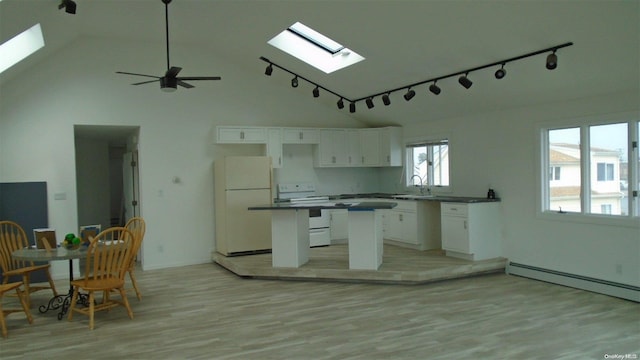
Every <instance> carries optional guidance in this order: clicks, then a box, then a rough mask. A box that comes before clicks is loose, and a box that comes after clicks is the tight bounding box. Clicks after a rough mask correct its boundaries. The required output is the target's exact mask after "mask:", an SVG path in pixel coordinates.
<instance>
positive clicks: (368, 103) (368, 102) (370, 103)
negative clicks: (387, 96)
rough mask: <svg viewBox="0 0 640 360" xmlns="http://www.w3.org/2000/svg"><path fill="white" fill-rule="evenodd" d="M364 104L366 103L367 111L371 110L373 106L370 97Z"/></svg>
mask: <svg viewBox="0 0 640 360" xmlns="http://www.w3.org/2000/svg"><path fill="white" fill-rule="evenodd" d="M365 102H366V103H367V108H369V109H373V107H374V106H375V105H374V104H373V98H371V97H370V98H368V99H367V100H365Z"/></svg>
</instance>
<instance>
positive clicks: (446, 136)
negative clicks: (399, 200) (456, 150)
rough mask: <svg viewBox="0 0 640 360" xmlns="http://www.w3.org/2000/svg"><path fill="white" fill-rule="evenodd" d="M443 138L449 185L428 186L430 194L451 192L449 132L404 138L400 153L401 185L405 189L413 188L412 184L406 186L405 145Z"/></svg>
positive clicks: (436, 140) (452, 183) (453, 181)
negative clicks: (445, 141)
mask: <svg viewBox="0 0 640 360" xmlns="http://www.w3.org/2000/svg"><path fill="white" fill-rule="evenodd" d="M444 139H446V140H447V143H448V145H449V186H429V189H430V191H431V194H435V195H437V194H451V193H453V189H454V186H453V185H454V183H455V180H454V179H453V177H452V176H451V173H452V171H451V170H452V169H453V167H452V165H451V164H452V163H453V162H452V156H451V148H452V147H451V143H452V140H451V135H449V134H439V135H438V134H436V135H427V136H419V137H411V138H405V141H404V147H403V153H402V156H403V161H402V180H401V182H402V185H403V186H404V187H405V189H406V190H407V191H411V190H415V189H414V188H413V187H412V186H407V184H406V180H405V178H406V176H407V169H406V166H407V159H406V155H407V151H406V150H407V146H409V145H411V144H417V143H422V142H424V143H429V142H433V143H435V142H438V141H442V140H444ZM426 186H427V185H426V184H425V187H426Z"/></svg>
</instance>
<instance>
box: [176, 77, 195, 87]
mask: <svg viewBox="0 0 640 360" xmlns="http://www.w3.org/2000/svg"><path fill="white" fill-rule="evenodd" d="M178 85H180V86H182V87H183V88H187V89H191V88H193V87H194V86H193V85H191V84H189V83H186V82H184V81H182V80H181V79H178Z"/></svg>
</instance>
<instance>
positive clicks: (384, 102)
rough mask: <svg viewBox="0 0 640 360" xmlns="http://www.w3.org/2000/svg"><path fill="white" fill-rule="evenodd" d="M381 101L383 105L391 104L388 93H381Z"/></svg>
mask: <svg viewBox="0 0 640 360" xmlns="http://www.w3.org/2000/svg"><path fill="white" fill-rule="evenodd" d="M382 103H383V104H384V106H388V105H389V104H391V98H389V93H386V94H384V95H382Z"/></svg>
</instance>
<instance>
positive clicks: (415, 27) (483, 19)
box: [0, 0, 640, 125]
mask: <svg viewBox="0 0 640 360" xmlns="http://www.w3.org/2000/svg"><path fill="white" fill-rule="evenodd" d="M75 1H76V3H77V4H78V7H77V14H76V15H69V14H66V13H64V11H62V10H58V9H57V4H58V2H57V1H52V0H4V1H2V2H0V40H1V41H6V40H7V39H8V38H10V37H11V36H13V35H15V34H17V33H18V32H20V31H22V30H24V29H26V28H28V27H29V26H31V25H33V23H35V22H40V23H42V25H43V30H44V31H45V41H46V43H47V46H46V47H45V48H44V49H43V50H40V51H39V52H38V53H37V54H35V55H34V56H32V57H31V58H29V59H27V60H26V61H24V62H23V63H21V64H19V65H16V66H14V67H13V68H11V69H9V70H8V71H7V72H5V73H4V74H2V75H1V76H0V86H2V85H3V84H5V83H8V82H9V81H10V80H12V79H15V78H18V77H19V76H20V74H21V73H23V72H24V71H27V70H28V69H29V67H30V66H34V65H35V64H37V63H38V62H39V61H42V59H44V58H46V56H48V55H49V54H52V53H54V52H56V51H58V50H59V49H60V48H62V47H63V46H65V45H66V44H68V43H70V42H71V41H73V40H74V39H76V38H77V37H82V36H96V37H108V38H116V39H123V40H127V41H131V40H139V41H144V42H158V43H160V44H164V41H165V37H164V4H163V3H162V2H161V0H136V1H125V0H110V1H96V0H92V1H89V0H75ZM639 4H640V2H639V1H637V0H629V1H615V0H601V1H568V0H565V1H542V0H540V1H498V0H493V1H488V0H474V1H445V0H442V1H428V0H424V1H417V0H415V1H403V0H388V1H383V0H379V1H374V0H371V1H365V0H362V1H358V0H350V1H346V0H345V1H338V0H335V1H332V0H324V1H320V0H298V1H285V0H263V1H258V0H253V1H242V0H217V1H214V0H206V1H205V0H174V1H173V2H172V3H171V4H170V6H169V24H170V38H171V43H172V44H180V45H183V46H194V47H206V48H210V49H213V50H214V51H215V53H217V54H219V56H220V58H222V59H225V61H228V62H230V63H233V64H236V66H239V67H241V68H246V69H247V71H251V72H255V76H256V77H260V76H265V75H264V74H263V72H262V70H261V71H260V72H256V64H257V63H258V64H259V63H262V62H261V61H260V60H259V59H258V58H259V57H260V56H264V57H266V58H269V59H271V60H272V61H273V62H275V63H276V64H278V65H281V66H283V67H285V68H288V69H290V70H292V71H294V72H295V73H298V74H300V75H301V76H304V77H306V78H308V79H310V80H312V81H314V82H316V83H318V84H320V85H322V86H324V87H326V88H328V89H330V90H332V91H334V92H336V93H338V94H342V95H344V96H346V97H348V98H352V99H353V98H362V97H365V96H367V95H370V94H375V93H380V92H383V91H385V90H388V89H394V88H398V87H402V86H405V85H409V84H412V83H416V82H419V81H422V80H427V79H430V78H434V77H438V76H443V75H447V74H451V73H454V72H458V71H462V70H465V69H469V68H474V67H477V66H481V65H484V64H488V63H492V62H496V61H500V60H502V59H506V58H511V57H515V56H518V55H521V54H524V53H528V52H532V51H536V50H540V49H544V48H548V47H552V46H555V45H558V44H562V43H565V42H569V41H572V42H573V43H574V45H573V46H570V47H567V48H563V49H561V50H559V51H558V59H559V60H558V62H559V65H558V68H557V69H556V70H553V71H549V70H546V69H545V67H544V63H545V57H546V54H541V55H537V56H535V57H531V58H528V59H524V60H520V61H517V62H514V63H510V64H507V66H506V70H507V76H506V77H505V78H504V79H502V80H496V79H495V78H494V77H493V72H494V71H495V70H496V69H497V67H496V68H495V69H485V70H480V71H477V72H472V73H471V74H470V76H469V77H470V78H471V80H473V81H474V85H473V86H472V87H471V89H469V90H465V89H464V88H462V87H461V86H460V85H459V84H458V83H457V80H456V78H450V79H444V80H441V81H440V82H438V85H439V86H440V87H441V88H442V93H441V94H440V95H439V96H437V97H436V96H435V95H433V94H431V93H429V92H428V90H427V85H422V86H419V87H416V88H414V89H415V90H416V92H417V95H416V97H415V98H414V99H413V100H411V101H410V102H406V101H405V100H404V99H403V98H402V94H403V93H404V91H401V92H397V93H393V94H392V95H391V100H392V103H391V105H390V106H388V107H385V106H384V105H383V104H382V101H381V99H379V98H376V99H375V104H376V107H375V108H374V109H371V110H369V109H367V108H366V106H365V104H364V102H361V103H358V110H357V113H356V114H354V116H356V117H358V118H359V119H361V120H363V121H366V122H368V123H369V124H371V125H376V124H389V123H395V124H407V123H411V122H421V121H429V120H433V119H441V118H449V117H455V116H462V115H467V114H469V113H477V112H488V111H494V110H498V109H505V108H510V107H520V106H529V105H536V104H542V103H547V102H554V101H569V100H571V99H577V98H584V97H593V96H598V95H600V94H610V93H616V92H625V91H634V90H635V91H637V89H638V87H639V84H640V75H639V68H640V62H639V54H640V27H639V26H640V25H639V24H640V5H639ZM295 21H301V22H303V23H304V24H306V25H308V26H310V27H312V28H314V29H316V30H318V31H320V32H322V33H324V34H326V35H328V36H330V37H332V38H334V39H335V40H337V41H339V42H341V43H342V44H343V45H345V46H347V47H349V48H352V49H353V50H355V51H357V52H358V53H360V54H361V55H363V56H364V57H365V58H366V60H365V61H363V62H360V63H358V64H356V65H354V66H352V67H349V68H346V69H342V70H339V71H337V72H335V73H332V74H329V75H327V74H324V73H323V72H321V71H319V70H316V69H314V68H312V67H310V66H309V65H306V64H303V63H301V62H300V61H298V60H297V59H295V58H293V57H291V56H289V55H287V54H284V53H281V52H279V51H278V50H277V49H275V48H273V47H271V46H270V45H268V44H267V41H268V40H269V39H270V38H271V37H273V36H274V35H276V34H277V33H278V32H280V31H282V30H283V29H284V28H286V27H287V26H289V25H291V24H293V23H294V22H295ZM158 56H159V57H162V58H163V59H164V54H158ZM185 56H199V54H198V52H197V51H196V52H193V53H190V54H184V53H182V54H172V65H176V66H180V64H179V60H180V58H184V57H185ZM264 66H265V67H266V63H264ZM261 69H263V67H261ZM113 70H114V71H116V70H126V71H132V72H137V71H135V70H134V69H131V70H127V69H113ZM277 71H279V70H278V69H275V70H274V73H275V72H277ZM149 72H150V73H151V74H155V72H157V71H154V70H152V69H150V70H149ZM187 72H188V73H187ZM181 75H185V76H188V75H221V76H222V77H223V79H224V74H219V73H217V72H216V69H189V70H188V71H187V69H185V70H184V71H183V74H181ZM114 76H121V75H116V74H114ZM287 79H288V78H287ZM127 80H129V79H127ZM141 80H142V79H141ZM272 80H273V86H274V87H275V86H287V87H289V84H288V80H285V81H284V82H285V83H284V84H283V83H282V82H283V80H282V77H280V78H276V77H275V76H274V79H272ZM197 90H198V89H194V90H189V91H197ZM290 91H292V92H293V91H302V90H301V89H293V88H290ZM305 91H306V90H305ZM308 99H309V100H308V101H310V102H311V101H323V102H325V103H326V105H327V106H331V107H333V108H334V109H335V111H342V112H345V113H346V112H347V111H348V110H347V109H346V108H345V109H344V110H338V109H337V108H336V107H335V102H336V101H337V100H338V99H337V98H336V97H335V96H333V95H329V94H328V93H326V92H321V95H320V99H314V98H313V97H312V95H311V91H310V90H309V97H308Z"/></svg>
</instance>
